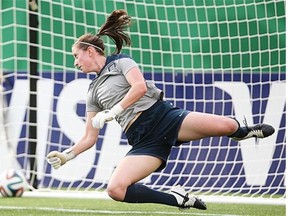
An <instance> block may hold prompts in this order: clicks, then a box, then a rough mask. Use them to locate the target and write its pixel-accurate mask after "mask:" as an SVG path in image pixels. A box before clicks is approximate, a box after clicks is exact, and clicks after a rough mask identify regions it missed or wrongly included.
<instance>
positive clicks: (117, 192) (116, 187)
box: [107, 183, 127, 201]
mask: <svg viewBox="0 0 288 216" xmlns="http://www.w3.org/2000/svg"><path fill="white" fill-rule="evenodd" d="M126 189H127V187H126V186H121V185H120V184H117V183H109V184H108V186H107V193H108V195H109V196H110V197H111V198H112V199H113V200H116V201H123V200H124V198H125V194H126Z"/></svg>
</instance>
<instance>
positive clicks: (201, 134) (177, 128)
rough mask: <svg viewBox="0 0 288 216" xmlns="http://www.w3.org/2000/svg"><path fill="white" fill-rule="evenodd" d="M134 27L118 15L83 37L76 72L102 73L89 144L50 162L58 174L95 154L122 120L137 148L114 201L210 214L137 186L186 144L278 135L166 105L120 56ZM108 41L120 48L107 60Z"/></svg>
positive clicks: (192, 202)
mask: <svg viewBox="0 0 288 216" xmlns="http://www.w3.org/2000/svg"><path fill="white" fill-rule="evenodd" d="M130 24H131V17H130V16H128V14H127V13H126V11H124V10H116V11H113V12H112V13H111V15H110V16H109V17H108V18H107V20H106V22H105V23H104V24H103V25H102V27H101V28H100V30H99V32H98V34H96V35H93V34H85V35H82V36H81V37H80V38H78V40H77V41H76V42H75V43H74V45H73V47H72V52H73V55H74V58H75V61H74V64H75V66H76V67H77V68H79V69H80V70H81V71H82V72H83V73H86V74H88V73H94V72H96V75H97V76H96V78H95V79H94V80H93V81H92V82H91V84H90V86H89V90H88V93H87V103H86V111H87V115H86V130H85V133H84V135H83V138H82V139H81V140H80V141H79V142H78V143H76V144H75V145H73V146H72V147H71V148H69V149H67V150H65V151H63V152H58V151H52V152H50V153H49V154H48V155H47V158H48V162H49V163H50V164H51V165H52V166H53V167H54V168H55V169H58V168H59V167H60V166H62V165H64V164H65V163H66V162H68V161H69V160H71V159H73V158H74V157H76V156H77V155H79V154H80V153H82V152H84V151H86V150H87V149H89V148H91V147H92V146H93V145H94V144H95V143H96V142H97V139H98V134H99V130H100V129H101V128H103V126H104V124H105V123H107V122H109V121H111V120H113V119H116V121H117V122H118V123H119V124H120V125H121V127H122V128H123V130H124V132H125V134H126V136H127V139H128V142H129V144H130V145H131V146H132V148H131V150H130V151H129V152H128V153H127V155H126V156H125V157H124V158H123V159H122V160H121V161H120V163H119V165H118V166H117V168H116V169H115V171H114V173H113V174H112V176H111V179H110V181H109V183H108V186H107V192H108V194H109V196H110V197H111V198H112V199H114V200H117V201H123V202H128V203H159V204H165V205H170V206H176V207H179V208H197V209H203V210H205V209H206V205H205V203H204V202H203V201H202V200H201V199H199V198H197V197H194V196H191V195H189V194H188V193H187V192H185V191H184V190H183V188H182V187H181V186H175V187H173V188H172V189H171V191H170V192H169V193H165V192H160V191H157V190H153V189H150V188H148V187H146V186H144V185H141V184H137V182H139V181H140V180H142V179H144V178H145V177H147V176H148V175H150V174H151V173H153V172H155V171H159V170H161V169H163V168H164V167H165V166H166V162H167V159H168V156H169V154H170V151H171V148H172V147H173V146H179V145H181V144H182V143H183V142H187V141H192V140H198V139H202V138H205V137H214V136H228V137H231V138H232V139H235V140H244V139H247V138H251V137H256V138H265V137H267V136H270V135H271V134H273V133H274V128H273V127H272V126H270V125H267V124H259V125H255V126H247V124H246V126H245V127H240V124H239V122H238V121H237V120H236V119H234V118H228V117H224V116H218V115H212V114H205V113H199V112H191V111H187V110H183V109H181V108H178V107H174V106H172V104H171V103H169V102H168V101H165V100H163V93H162V91H161V90H160V89H158V88H157V87H156V86H155V85H154V84H153V83H152V82H150V81H146V80H145V79H144V77H143V74H142V73H141V71H140V69H139V67H138V65H137V63H136V62H135V61H134V60H133V59H132V58H131V57H129V56H127V55H124V54H121V53H120V52H121V50H122V47H123V46H124V45H130V44H131V40H130V37H129V36H128V35H127V34H126V32H125V30H126V28H127V27H129V25H130ZM102 36H108V37H110V38H111V39H112V40H113V41H114V43H115V45H116V49H115V52H114V53H113V54H112V55H110V56H105V55H104V50H105V47H104V42H103V40H102V39H101V37H102Z"/></svg>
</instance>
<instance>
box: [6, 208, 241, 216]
mask: <svg viewBox="0 0 288 216" xmlns="http://www.w3.org/2000/svg"><path fill="white" fill-rule="evenodd" d="M0 209H2V210H37V211H58V212H70V213H94V214H97V213H100V214H115V215H116V214H131V215H151V214H159V215H179V214H181V215H198V216H199V215H203V216H240V215H235V214H233V215H232V214H209V213H208V214H207V213H196V212H191V211H190V212H189V213H188V212H183V211H181V212H178V213H177V212H142V211H109V210H88V209H65V208H47V207H18V206H0ZM241 216H243V215H241Z"/></svg>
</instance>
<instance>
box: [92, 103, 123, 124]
mask: <svg viewBox="0 0 288 216" xmlns="http://www.w3.org/2000/svg"><path fill="white" fill-rule="evenodd" d="M123 110H124V109H123V108H122V106H121V105H120V104H117V105H115V106H114V107H113V108H112V109H111V110H104V111H102V112H99V113H97V114H96V115H95V116H94V117H93V118H92V126H93V127H94V128H97V129H102V128H103V126H104V124H105V123H106V122H109V121H112V120H113V119H114V118H115V117H116V116H117V115H119V114H120V113H121V112H122V111H123Z"/></svg>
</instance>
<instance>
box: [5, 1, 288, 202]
mask: <svg viewBox="0 0 288 216" xmlns="http://www.w3.org/2000/svg"><path fill="white" fill-rule="evenodd" d="M0 5H1V17H2V19H1V21H0V24H1V25H0V30H1V38H0V40H1V44H2V46H1V49H0V55H1V62H0V68H1V70H2V71H3V72H2V73H3V88H4V90H3V91H2V92H1V97H2V98H3V100H5V101H7V106H3V109H2V110H3V113H5V118H4V122H3V125H4V129H2V130H1V133H2V132H4V131H5V134H7V136H6V139H7V143H6V144H5V146H4V148H7V149H9V151H10V152H12V153H13V155H14V160H15V161H14V163H13V164H16V165H14V166H18V167H20V168H21V169H23V170H24V171H25V172H27V173H29V172H33V173H35V174H37V179H38V184H39V188H42V187H43V188H51V189H52V188H53V189H57V190H58V189H64V190H66V189H67V190H95V189H96V190H98V189H103V188H105V187H106V185H107V182H108V180H109V177H110V175H111V173H112V172H113V169H114V168H115V166H116V165H117V163H118V162H119V160H120V159H121V158H122V157H123V156H124V155H125V153H126V152H127V151H128V150H129V148H130V147H129V146H128V145H127V140H126V138H125V136H124V135H123V134H122V132H121V129H120V128H119V126H117V125H116V124H115V123H111V124H109V125H107V126H106V127H105V128H104V130H102V131H101V133H100V137H99V140H98V143H97V145H95V147H93V148H92V149H90V150H89V151H87V152H85V153H84V154H83V155H82V156H79V157H77V158H76V159H75V160H73V161H71V162H69V163H68V164H67V165H65V166H64V167H63V168H61V171H59V170H56V171H55V170H52V169H51V166H50V165H48V164H47V163H46V161H45V155H46V154H47V153H48V152H50V151H51V150H61V151H62V150H64V149H66V148H67V147H69V146H71V145H73V143H75V142H76V141H77V140H79V139H80V138H81V135H82V133H83V131H84V125H85V123H84V121H85V96H86V91H87V88H88V85H89V83H90V80H91V79H92V78H93V75H89V76H88V75H84V74H82V73H80V72H79V71H77V70H76V69H75V68H74V66H73V61H74V60H73V56H72V55H71V46H72V44H73V43H74V42H75V40H76V39H77V37H79V36H81V35H82V34H85V33H89V32H91V33H97V31H98V30H99V28H100V27H101V25H102V24H103V23H104V22H105V20H106V18H107V16H108V15H109V14H110V13H111V12H112V11H113V10H115V9H125V10H127V11H128V14H129V15H130V16H131V17H132V18H133V25H132V26H131V28H130V29H129V35H130V37H131V40H132V47H125V48H124V49H123V52H124V53H127V54H129V55H131V56H132V57H133V58H134V59H135V61H136V62H138V63H139V66H140V68H141V70H142V71H143V74H144V76H145V78H146V79H151V80H154V81H155V83H156V85H157V86H158V87H159V88H161V89H163V91H164V92H165V98H166V99H167V100H169V101H171V102H172V103H174V105H176V106H179V107H182V108H185V109H188V110H192V111H198V112H205V113H214V114H219V115H225V116H231V117H232V116H235V117H237V118H238V119H239V120H241V119H243V116H245V117H246V119H247V122H248V123H249V124H257V123H262V122H269V123H270V124H272V125H273V126H274V127H275V128H276V133H275V134H274V135H273V136H271V137H269V138H268V139H265V140H254V139H251V140H247V141H243V142H239V143H237V142H234V141H231V140H230V139H228V138H227V137H220V138H207V139H203V140H200V141H193V142H190V143H185V144H183V145H182V146H180V147H179V148H173V150H172V152H171V155H170V158H169V161H168V164H167V167H166V168H165V169H164V170H162V171H161V172H158V173H154V174H152V175H151V176H149V177H148V178H147V179H145V180H144V183H145V184H147V185H149V186H151V187H153V188H157V189H163V190H166V189H169V188H170V187H171V186H172V185H176V184H181V185H183V186H184V187H185V188H186V189H187V190H189V191H193V192H196V193H197V192H199V193H205V194H207V195H209V194H212V195H219V196H221V195H232V196H235V197H237V196H250V197H253V196H255V195H257V196H266V195H267V196H269V197H272V198H274V197H283V196H284V194H285V183H284V176H285V169H286V167H285V162H286V154H285V151H286V144H285V143H286V136H285V132H286V128H285V117H286V105H285V103H286V100H285V95H284V94H283V92H285V83H286V75H285V71H286V61H285V58H286V55H285V52H286V46H285V7H284V1H281V0H279V1H256V2H255V1H252V0H237V1H233V0H230V1H222V0H211V1H204V0H203V1H202V0H201V1H188V0H187V1H186V0H177V1H176V0H166V1H164V0H163V1H162V0H145V1H144V0H138V1H130V0H128V1H121V0H117V1H116V0H115V1H110V0H106V1H105V0H103V1H102V0H99V1H86V0H85V1H71V0H61V1H60V0H55V1H48V0H42V1H39V2H38V4H34V6H37V7H38V8H37V9H38V10H37V11H35V12H31V13H32V14H37V16H38V21H39V25H38V29H34V30H37V31H38V44H37V45H36V47H37V48H38V58H37V60H34V61H35V62H36V63H37V64H38V76H37V78H39V80H38V90H37V93H35V92H33V94H37V98H38V100H37V117H38V123H37V134H38V136H37V137H38V138H37V152H36V156H34V155H31V154H29V141H31V140H29V133H28V128H29V126H30V125H31V122H30V123H29V112H28V110H29V109H31V107H29V103H28V101H29V93H31V91H30V90H29V83H28V80H29V78H30V77H31V75H30V73H29V71H30V70H31V68H30V64H29V62H30V59H29V53H30V44H29V30H31V27H29V15H28V11H29V4H28V2H27V1H17V0H11V1H2V2H1V3H0ZM31 6H33V1H32V5H31V4H30V7H31ZM32 30H33V29H32ZM103 39H105V45H106V54H107V55H109V54H110V53H112V52H113V51H114V49H115V45H114V44H113V43H112V42H111V41H110V40H109V39H108V38H103ZM34 157H35V158H36V159H37V169H35V170H37V171H35V170H34V171H33V170H32V171H31V170H30V167H29V166H30V164H29V163H30V161H29V159H30V158H34ZM0 166H2V169H4V168H6V167H5V166H4V165H2V164H1V165H0ZM34 177H36V175H34Z"/></svg>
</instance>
